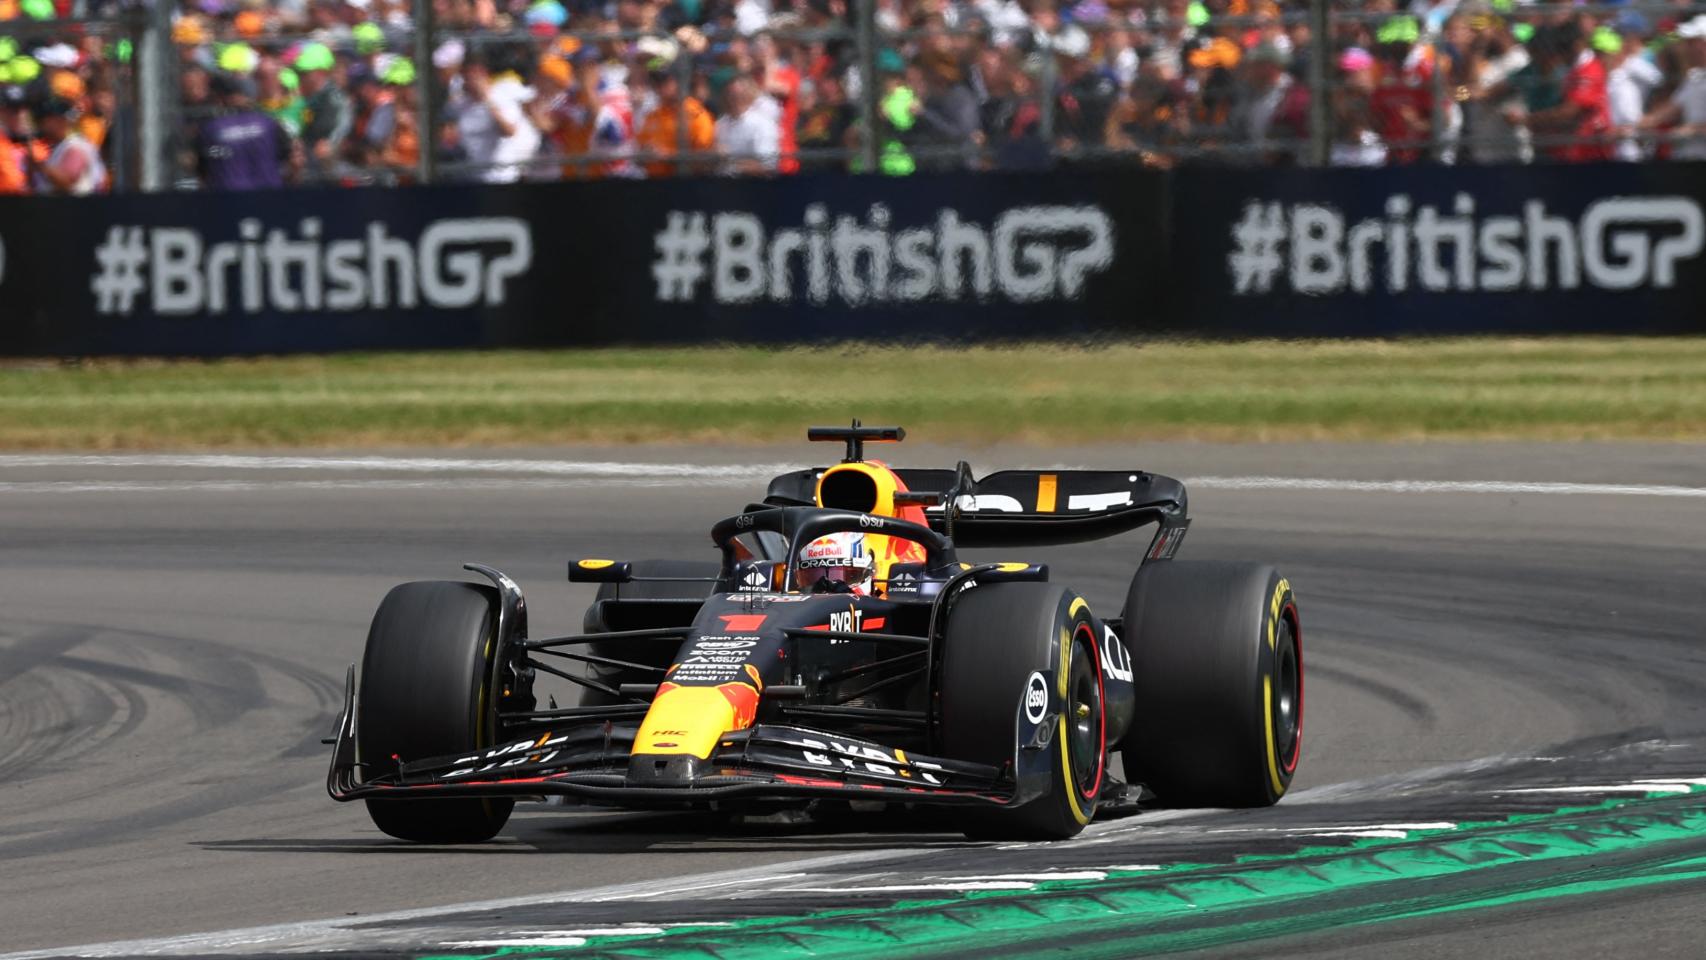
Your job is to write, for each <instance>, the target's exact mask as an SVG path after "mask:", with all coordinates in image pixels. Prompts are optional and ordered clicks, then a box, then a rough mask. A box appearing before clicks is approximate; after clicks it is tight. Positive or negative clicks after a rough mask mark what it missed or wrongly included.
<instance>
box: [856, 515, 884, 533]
mask: <svg viewBox="0 0 1706 960" xmlns="http://www.w3.org/2000/svg"><path fill="white" fill-rule="evenodd" d="M859 526H861V527H867V528H870V529H874V530H881V529H882V528H883V518H882V517H873V516H871V515H870V514H868V513H867V514H861V515H860V516H859Z"/></svg>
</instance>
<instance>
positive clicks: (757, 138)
mask: <svg viewBox="0 0 1706 960" xmlns="http://www.w3.org/2000/svg"><path fill="white" fill-rule="evenodd" d="M725 96H726V97H727V101H728V109H727V110H726V111H725V112H724V113H723V116H722V118H721V119H719V120H718V121H717V125H716V140H717V150H718V151H719V152H721V153H722V154H723V156H724V157H726V158H727V159H725V160H724V162H723V171H724V172H725V173H774V172H775V171H776V164H777V159H778V157H779V155H780V153H781V151H782V135H781V131H780V130H779V129H777V125H776V121H775V119H774V118H773V116H772V115H771V114H769V113H768V112H767V111H765V110H764V109H763V108H761V107H757V106H755V105H756V104H757V102H758V89H757V85H756V84H755V83H754V82H753V81H752V78H750V77H736V78H735V79H733V80H731V81H730V82H729V86H728V90H727V92H726V94H725Z"/></svg>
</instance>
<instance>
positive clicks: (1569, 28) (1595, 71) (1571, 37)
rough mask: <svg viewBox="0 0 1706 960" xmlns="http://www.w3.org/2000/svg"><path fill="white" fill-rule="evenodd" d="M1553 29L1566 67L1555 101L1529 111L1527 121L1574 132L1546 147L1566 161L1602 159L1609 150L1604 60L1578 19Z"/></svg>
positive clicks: (1543, 127) (1552, 129) (1544, 128)
mask: <svg viewBox="0 0 1706 960" xmlns="http://www.w3.org/2000/svg"><path fill="white" fill-rule="evenodd" d="M1553 29H1554V31H1555V34H1554V43H1555V44H1556V45H1557V49H1558V51H1559V53H1560V54H1561V55H1562V57H1563V59H1564V61H1565V62H1566V63H1567V64H1568V65H1569V69H1568V72H1567V73H1566V74H1565V76H1564V84H1563V89H1562V91H1561V100H1560V102H1559V103H1558V105H1557V106H1555V107H1550V108H1548V109H1545V110H1541V111H1538V112H1536V113H1532V114H1530V116H1529V123H1530V124H1531V125H1532V126H1533V127H1534V129H1535V130H1537V131H1542V132H1546V133H1549V134H1552V135H1554V136H1556V135H1560V134H1573V135H1574V137H1575V138H1576V139H1575V140H1574V142H1571V143H1567V144H1563V145H1560V146H1556V147H1551V148H1549V149H1548V151H1547V152H1548V153H1550V154H1551V155H1552V156H1553V157H1554V158H1556V159H1559V160H1563V161H1565V162H1567V163H1591V162H1593V161H1595V160H1605V159H1607V158H1608V157H1609V156H1610V154H1609V151H1608V150H1607V148H1606V144H1605V139H1604V138H1605V135H1606V134H1607V133H1608V132H1609V131H1610V129H1611V106H1610V102H1609V100H1608V99H1607V97H1606V89H1605V88H1606V69H1605V62H1604V61H1603V60H1602V59H1601V58H1600V56H1599V55H1598V54H1597V53H1595V51H1594V50H1593V49H1591V48H1590V47H1589V46H1588V37H1587V36H1585V35H1584V34H1583V33H1582V30H1581V27H1580V25H1579V24H1578V23H1577V22H1575V21H1566V22H1565V23H1563V24H1560V25H1558V26H1557V27H1554V28H1553Z"/></svg>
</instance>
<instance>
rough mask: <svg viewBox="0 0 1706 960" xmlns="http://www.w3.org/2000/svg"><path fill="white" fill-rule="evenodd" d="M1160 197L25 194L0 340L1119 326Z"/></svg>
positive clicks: (51, 346) (105, 345)
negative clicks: (47, 196)
mask: <svg viewBox="0 0 1706 960" xmlns="http://www.w3.org/2000/svg"><path fill="white" fill-rule="evenodd" d="M1163 188H1164V181H1163V179H1162V178H1160V177H1159V176H1136V177H1134V176H1131V175H1129V174H1128V175H1098V176H1087V177H1078V178H1071V179H1067V178H1058V177H1040V176H1006V175H990V176H985V177H967V176H946V175H944V176H918V177H909V178H906V179H900V180H896V179H883V178H846V177H796V178H788V179H776V180H675V181H656V182H647V181H603V182H599V183H596V184H585V183H557V184H533V185H517V186H506V187H472V186H469V187H431V188H415V189H407V188H405V189H389V190H387V189H355V190H339V191H330V190H326V191H322V190H298V191H290V192H273V193H257V194H218V195H213V194H209V195H181V194H180V195H154V196H142V197H110V198H95V199H87V200H46V199H23V200H18V201H15V202H3V203H0V243H3V244H4V250H5V263H4V269H3V272H0V303H3V304H4V320H3V322H0V327H3V329H0V350H3V351H4V352H7V353H11V354H38V355H39V354H49V355H52V354H139V353H140V354H173V355H221V354H247V353H275V352H291V351H326V350H342V349H373V348H388V349H395V348H430V347H475V346H515V345H577V344H597V343H622V342H695V341H707V340H741V341H758V342H785V341H811V340H822V339H844V338H848V337H879V338H881V337H890V338H897V339H899V338H943V339H974V338H978V337H1026V336H1033V337H1034V336H1039V335H1049V334H1070V333H1097V332H1117V331H1121V330H1124V329H1127V328H1128V327H1129V325H1130V324H1131V322H1132V318H1133V317H1136V316H1141V315H1142V312H1143V309H1144V308H1143V304H1144V303H1145V302H1146V301H1150V300H1153V295H1154V291H1156V290H1158V289H1160V288H1161V285H1162V283H1163V280H1164V277H1163V275H1162V273H1161V271H1162V270H1164V269H1165V262H1166V258H1165V250H1164V249H1163V248H1162V244H1163V242H1164V235H1163V232H1162V230H1161V226H1162V224H1163V223H1164V222H1165V218H1164V210H1163ZM1154 319H1155V320H1156V321H1157V322H1158V321H1159V319H1160V317H1159V316H1157V317H1155V318H1154Z"/></svg>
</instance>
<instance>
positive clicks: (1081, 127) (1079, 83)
mask: <svg viewBox="0 0 1706 960" xmlns="http://www.w3.org/2000/svg"><path fill="white" fill-rule="evenodd" d="M1053 52H1054V56H1055V62H1056V64H1057V66H1056V68H1055V69H1056V72H1057V74H1058V76H1059V77H1060V81H1059V83H1060V86H1059V89H1058V90H1057V92H1056V94H1055V116H1056V118H1057V119H1056V121H1055V138H1056V139H1055V146H1056V147H1057V148H1059V149H1061V150H1065V151H1068V152H1071V151H1076V150H1078V149H1080V148H1082V147H1095V146H1097V145H1099V144H1100V143H1101V141H1102V138H1103V134H1104V132H1105V129H1106V127H1107V122H1108V112H1109V111H1110V110H1112V109H1113V106H1114V99H1115V97H1116V96H1117V95H1118V93H1119V87H1118V86H1117V84H1116V83H1115V80H1114V77H1113V75H1112V74H1111V73H1109V72H1106V71H1103V70H1100V69H1097V68H1096V66H1095V65H1094V64H1093V63H1092V62H1091V61H1090V59H1089V56H1088V55H1089V53H1090V38H1089V36H1088V35H1087V34H1086V33H1085V32H1084V31H1083V30H1082V29H1079V28H1078V27H1071V28H1069V29H1067V30H1065V31H1063V32H1062V33H1061V34H1060V35H1059V36H1057V37H1055V38H1054V50H1053Z"/></svg>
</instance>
